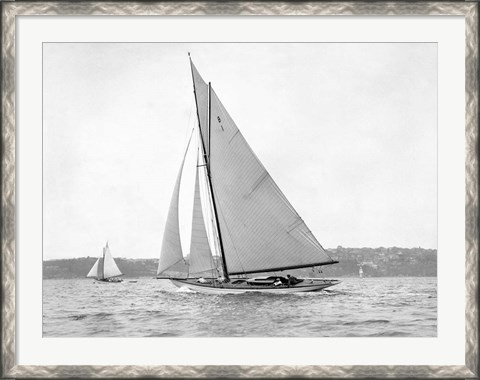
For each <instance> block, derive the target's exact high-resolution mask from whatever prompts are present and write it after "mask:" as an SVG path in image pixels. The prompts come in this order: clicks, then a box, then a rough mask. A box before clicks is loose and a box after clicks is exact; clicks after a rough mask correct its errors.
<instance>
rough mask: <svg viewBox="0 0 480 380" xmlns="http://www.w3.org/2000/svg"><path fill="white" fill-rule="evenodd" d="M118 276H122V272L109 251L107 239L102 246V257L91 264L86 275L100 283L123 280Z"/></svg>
mask: <svg viewBox="0 0 480 380" xmlns="http://www.w3.org/2000/svg"><path fill="white" fill-rule="evenodd" d="M120 276H123V273H122V272H120V269H118V266H117V263H115V260H114V259H113V256H112V254H111V253H110V248H109V247H108V241H107V244H106V245H105V247H104V248H103V255H102V257H99V258H98V259H97V261H96V262H95V264H93V267H92V269H90V272H88V274H87V277H89V278H94V279H95V281H97V282H100V283H118V282H122V281H123V280H122V279H121V278H120Z"/></svg>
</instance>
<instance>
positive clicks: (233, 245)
mask: <svg viewBox="0 0 480 380" xmlns="http://www.w3.org/2000/svg"><path fill="white" fill-rule="evenodd" d="M212 191H213V192H214V193H215V194H217V192H216V191H215V188H214V186H213V184H212ZM217 195H218V194H217ZM218 210H219V211H220V214H221V216H222V219H223V223H222V225H224V226H225V227H226V230H227V233H228V236H229V237H230V242H231V245H232V247H233V250H234V251H235V256H236V257H237V261H238V262H239V263H240V266H241V267H242V271H244V272H245V267H244V266H243V263H242V260H240V256H239V255H238V251H237V248H236V247H235V243H234V241H233V239H232V232H231V231H230V228H229V227H228V223H227V220H226V219H225V216H224V215H223V212H222V208H221V207H218Z"/></svg>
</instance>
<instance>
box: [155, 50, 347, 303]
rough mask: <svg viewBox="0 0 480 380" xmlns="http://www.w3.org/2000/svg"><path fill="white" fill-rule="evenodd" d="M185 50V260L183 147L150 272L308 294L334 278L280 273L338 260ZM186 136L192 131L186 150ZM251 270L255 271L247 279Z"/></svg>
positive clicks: (207, 287)
mask: <svg viewBox="0 0 480 380" xmlns="http://www.w3.org/2000/svg"><path fill="white" fill-rule="evenodd" d="M188 55H189V60H190V69H191V74H192V80H193V90H194V91H193V92H194V97H195V104H196V111H197V121H198V128H196V130H197V133H198V139H197V140H198V148H197V169H196V171H195V173H196V174H195V190H194V203H193V217H192V234H191V241H190V252H189V255H188V259H187V258H184V255H183V250H182V245H181V242H180V227H179V212H178V210H179V195H180V182H181V178H182V172H183V167H184V164H185V157H186V154H187V152H185V154H184V157H183V161H182V163H181V165H180V170H179V173H178V175H177V178H176V182H175V186H174V190H173V195H172V198H171V202H170V209H169V212H168V216H167V221H166V225H165V231H164V235H163V242H162V248H161V253H160V260H159V264H158V270H157V278H159V279H169V280H171V281H172V282H173V284H174V285H176V286H177V287H187V288H189V289H191V290H194V291H197V292H201V293H211V294H223V293H245V292H266V293H297V292H314V291H320V290H322V289H325V288H327V287H330V286H332V285H336V284H338V283H339V282H340V281H338V280H333V279H324V278H314V277H304V278H300V277H299V278H295V277H294V276H291V275H290V274H286V275H285V274H284V271H287V270H293V269H299V268H308V267H318V266H322V265H330V264H335V263H338V261H335V260H333V259H332V258H331V257H330V256H329V255H328V253H327V251H326V250H325V249H324V248H323V247H322V246H321V244H320V243H319V242H318V241H317V239H316V238H315V236H314V235H313V234H312V232H311V231H310V230H309V228H308V227H307V225H306V224H305V222H304V221H303V220H302V218H301V217H300V216H299V215H298V213H297V212H296V211H295V209H294V208H293V206H292V205H291V204H290V202H289V201H288V200H287V198H286V197H285V196H284V195H283V193H282V192H281V190H280V189H279V188H278V186H277V185H276V183H275V182H274V181H273V179H272V177H271V176H270V174H269V173H268V172H267V170H266V169H265V167H264V166H263V164H262V163H261V162H260V160H259V159H258V157H257V156H256V155H255V153H254V152H253V151H252V149H251V148H250V146H249V145H248V143H247V141H246V140H245V138H244V137H243V135H242V133H241V132H240V130H239V129H238V128H237V126H236V124H235V122H234V121H233V120H232V118H231V117H230V115H229V114H228V112H227V110H226V109H225V107H224V106H223V104H222V103H221V102H220V99H219V98H218V96H217V94H216V92H215V91H214V89H213V88H212V86H211V83H210V82H209V83H208V84H207V83H206V82H205V81H204V80H203V78H202V77H201V75H200V73H199V72H198V70H197V68H196V67H195V65H194V64H193V62H192V59H191V57H190V54H188ZM190 142H191V137H190V141H189V143H188V144H187V151H188V148H189V145H190ZM201 183H203V184H204V185H203V186H201V185H200V184H201ZM201 189H202V190H203V197H202V196H201V195H202V191H201ZM207 231H209V233H207ZM212 252H213V253H212ZM252 274H261V276H260V277H249V275H252Z"/></svg>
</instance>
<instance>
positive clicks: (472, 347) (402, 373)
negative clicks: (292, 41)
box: [1, 1, 479, 378]
mask: <svg viewBox="0 0 480 380" xmlns="http://www.w3.org/2000/svg"><path fill="white" fill-rule="evenodd" d="M1 12H2V15H1V17H2V19H1V20H2V23H1V25H2V26H1V29H2V259H1V273H2V319H1V321H2V338H1V341H2V364H1V366H2V377H4V378H31V377H32V378H33V377H60V378H64V377H82V378H84V377H86V378H89V377H112V378H115V377H119V378H121V377H147V376H148V377H167V378H173V377H178V378H185V377H205V378H214V377H219V378H225V377H233V378H236V377H252V378H254V377H258V378H260V377H262V378H279V377H312V378H343V377H357V378H361V377H396V378H405V377H416V378H427V377H428V378H436V377H438V378H440V377H441V378H447V377H448V378H474V377H478V376H479V360H478V359H479V352H478V338H479V336H478V317H479V316H478V300H477V298H478V268H479V264H478V156H477V155H478V150H477V149H478V4H477V3H476V2H451V3H448V2H422V3H420V2H405V3H403V2H389V3H384V2H372V3H354V2H318V3H317V2H307V3H295V2H274V3H270V2H264V3H263V2H226V3H222V2H178V3H176V2H152V3H150V2H149V3H142V2H139V3H133V2H132V3H130V2H118V3H112V2H108V3H107V2H80V3H77V2H63V3H54V2H14V1H11V2H2V3H1ZM28 15H37V16H46V15H49V16H56V15H73V16H80V15H81V16H95V15H114V16H120V15H122V16H127V15H138V16H141V15H158V16H161V15H198V16H201V15H229V16H238V17H241V16H242V15H270V16H283V15H296V16H308V15H329V16H338V17H343V16H346V15H356V16H363V15H367V16H377V15H378V16H385V15H408V16H419V15H420V16H428V15H442V16H450V15H451V16H462V17H464V18H465V28H466V29H465V42H466V43H465V126H464V128H465V173H466V178H465V181H466V194H465V222H466V224H465V247H466V252H465V257H466V261H465V295H466V298H465V327H466V330H465V362H464V365H454V366H452V365H402V366H387V365H378V366H371V365H366V366H356V365H350V366H334V365H331V366H319V365H307V366H287V365H275V366H252V365H237V366H232V365H202V366H196V365H192V366H173V365H172V366H170V365H169V366H132V365H117V366H106V365H105V366H104V365H78V366H77V365H75V366H64V365H59V366H53V365H45V366H35V365H18V364H17V360H16V358H17V356H18V352H19V350H21V347H17V346H16V344H15V336H16V334H17V333H18V331H16V327H15V315H16V309H15V297H16V294H15V286H16V282H15V279H16V271H17V270H18V267H16V264H15V247H16V246H15V236H16V197H15V176H16V156H15V150H16V124H15V122H16V119H15V115H16V114H15V106H16V105H15V96H16V89H17V88H16V83H17V82H16V81H17V79H18V78H16V49H15V47H16V45H15V38H16V36H17V34H16V19H17V17H20V16H28Z"/></svg>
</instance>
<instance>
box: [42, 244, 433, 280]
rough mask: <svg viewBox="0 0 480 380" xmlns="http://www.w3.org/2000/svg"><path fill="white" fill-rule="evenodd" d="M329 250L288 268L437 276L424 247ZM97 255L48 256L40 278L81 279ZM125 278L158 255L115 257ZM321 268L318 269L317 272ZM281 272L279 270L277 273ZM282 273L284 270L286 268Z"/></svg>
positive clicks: (150, 268) (140, 272)
mask: <svg viewBox="0 0 480 380" xmlns="http://www.w3.org/2000/svg"><path fill="white" fill-rule="evenodd" d="M328 252H329V253H330V255H331V256H332V258H334V259H335V260H338V261H339V263H338V264H335V265H327V266H323V267H317V268H315V271H312V270H311V269H310V268H306V269H297V270H291V271H288V273H293V274H296V275H299V276H309V277H315V276H316V277H340V278H342V277H343V278H352V277H359V271H360V268H362V271H363V276H364V277H367V278H368V277H436V276H437V250H436V249H424V248H399V247H390V248H384V247H379V248H344V247H341V246H338V247H337V248H333V249H328ZM96 259H97V257H80V258H72V259H51V260H44V261H43V279H55V278H57V279H69V278H84V277H85V276H86V275H87V273H88V271H89V270H90V268H91V267H92V266H93V264H94V263H95V261H96ZM115 260H116V262H117V265H118V266H119V268H120V270H121V271H122V273H124V275H125V277H126V278H142V277H152V278H153V277H155V276H156V274H157V273H156V271H157V266H158V258H153V259H128V258H122V257H119V258H115ZM320 271H321V272H320ZM279 273H282V272H279ZM284 273H287V271H285V272H284Z"/></svg>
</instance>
